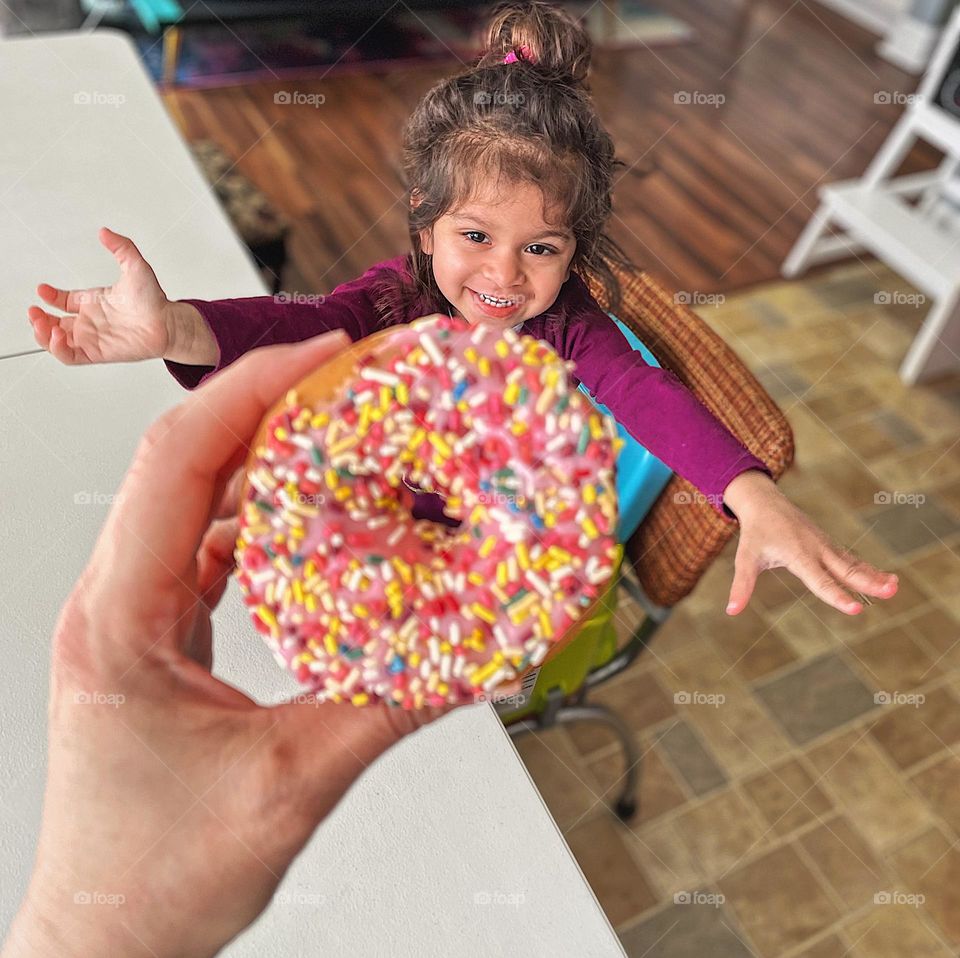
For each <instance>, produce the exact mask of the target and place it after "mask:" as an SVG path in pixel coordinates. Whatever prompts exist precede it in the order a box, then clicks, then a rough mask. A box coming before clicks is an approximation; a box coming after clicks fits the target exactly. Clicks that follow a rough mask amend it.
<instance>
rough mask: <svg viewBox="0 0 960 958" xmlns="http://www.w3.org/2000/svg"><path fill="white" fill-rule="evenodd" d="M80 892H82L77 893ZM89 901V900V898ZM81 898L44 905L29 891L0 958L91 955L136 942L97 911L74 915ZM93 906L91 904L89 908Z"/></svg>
mask: <svg viewBox="0 0 960 958" xmlns="http://www.w3.org/2000/svg"><path fill="white" fill-rule="evenodd" d="M78 894H81V893H78ZM91 901H92V899H91ZM83 906H84V899H83V898H82V897H81V898H79V899H78V898H76V897H74V898H72V899H71V900H69V901H67V900H65V903H61V904H60V906H59V907H55V906H53V905H52V904H50V905H47V904H44V902H43V901H41V900H38V899H37V898H36V897H35V896H34V895H32V894H30V893H28V894H27V896H26V897H25V898H24V900H23V902H22V903H21V905H20V910H19V911H18V912H17V915H16V917H15V918H14V920H13V923H12V924H11V926H10V934H9V935H8V937H7V940H6V942H4V945H3V951H2V952H0V956H2V958H48V956H49V958H54V956H56V958H93V956H96V955H105V954H123V953H125V952H126V951H127V950H128V949H130V948H132V947H133V946H134V945H135V944H136V941H135V939H134V938H133V936H132V935H131V934H130V932H129V931H126V930H124V928H123V927H122V926H121V925H120V922H119V916H116V920H112V921H111V920H104V917H105V916H104V915H103V914H100V913H96V914H94V913H92V912H91V913H90V914H88V915H86V916H80V915H73V914H72V913H71V911H70V909H80V908H82V907H83ZM91 909H93V905H92V904H90V906H89V908H88V910H91Z"/></svg>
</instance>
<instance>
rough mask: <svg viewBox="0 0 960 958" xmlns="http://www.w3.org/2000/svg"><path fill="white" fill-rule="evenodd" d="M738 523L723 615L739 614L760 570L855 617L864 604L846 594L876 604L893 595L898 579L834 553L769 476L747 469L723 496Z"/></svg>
mask: <svg viewBox="0 0 960 958" xmlns="http://www.w3.org/2000/svg"><path fill="white" fill-rule="evenodd" d="M723 498H724V502H726V503H727V505H728V506H729V507H730V509H731V510H732V511H733V512H734V513H735V514H736V516H737V518H738V520H739V522H740V541H739V542H738V543H737V554H736V558H735V559H734V569H735V571H734V578H733V585H732V587H731V589H730V599H729V602H728V604H727V613H728V614H729V615H737V614H738V613H739V612H742V611H743V610H744V609H745V608H746V607H747V603H748V602H749V601H750V596H751V595H752V594H753V589H754V586H755V585H756V582H757V577H758V576H759V575H760V573H761V572H763V571H764V570H765V569H777V568H781V567H782V568H785V569H787V571H788V572H792V573H793V574H794V575H795V576H796V577H797V578H798V579H800V581H801V582H803V584H804V585H805V586H806V587H807V588H808V589H809V590H810V591H811V592H812V593H813V594H814V595H815V596H816V597H817V598H818V599H821V600H823V601H824V602H825V603H826V604H827V605H829V606H832V607H833V608H835V609H838V610H839V611H840V612H845V613H846V614H847V615H857V614H858V613H860V612H862V611H863V603H862V602H860V601H859V600H857V599H855V598H854V597H853V596H852V595H851V594H850V592H849V591H847V590H853V591H855V592H859V593H861V594H863V595H867V596H874V597H876V598H880V599H889V598H891V597H893V596H894V595H896V593H897V588H898V580H897V577H896V575H894V574H893V573H891V572H881V571H880V570H879V569H876V568H875V567H874V566H872V565H870V563H869V562H864V561H863V560H862V559H859V558H858V557H857V556H856V555H854V554H853V553H852V552H850V551H849V550H846V549H841V548H838V547H837V546H835V545H834V544H833V542H832V541H831V539H830V537H829V536H828V535H827V534H826V533H825V532H824V531H823V530H822V529H820V528H819V527H818V526H817V525H816V524H815V523H814V522H813V520H812V519H811V518H810V517H809V516H808V515H807V514H806V513H805V512H803V511H802V510H801V509H799V508H798V507H797V506H795V505H794V504H793V503H792V502H790V500H789V499H788V498H787V497H786V496H785V495H783V493H782V492H780V490H779V489H777V487H776V486H775V485H774V483H773V481H772V480H771V479H770V477H769V476H767V475H765V474H764V473H762V472H760V471H759V470H749V471H747V472H743V473H741V474H740V475H739V476H737V477H736V478H735V479H733V481H732V482H731V483H730V485H729V486H728V487H727V489H726V490H725V491H724V495H723Z"/></svg>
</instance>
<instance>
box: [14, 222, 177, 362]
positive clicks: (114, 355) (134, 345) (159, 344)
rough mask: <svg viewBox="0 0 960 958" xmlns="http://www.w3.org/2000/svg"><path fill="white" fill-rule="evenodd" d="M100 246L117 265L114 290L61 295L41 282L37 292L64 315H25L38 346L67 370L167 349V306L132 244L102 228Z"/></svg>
mask: <svg viewBox="0 0 960 958" xmlns="http://www.w3.org/2000/svg"><path fill="white" fill-rule="evenodd" d="M98 235H99V239H100V242H101V243H103V245H104V246H105V247H106V248H107V249H108V250H109V251H110V252H111V253H112V254H113V256H114V258H115V259H116V261H117V263H119V265H120V279H119V280H118V281H117V282H116V283H114V284H113V286H97V287H93V288H91V289H74V290H63V289H57V288H56V287H55V286H50V285H48V284H47V283H41V284H40V285H39V286H38V287H37V293H38V295H39V296H40V298H41V299H42V300H43V301H44V302H45V303H49V304H50V305H51V306H54V307H55V308H56V309H58V310H61V311H63V312H65V313H67V314H68V315H66V316H54V315H53V314H52V313H48V312H47V311H46V310H44V309H41V308H40V307H39V306H31V307H30V308H29V310H28V311H27V315H28V317H29V319H30V323H31V325H32V326H33V334H34V336H35V338H36V340H37V342H38V343H39V344H40V345H41V346H42V347H43V348H44V349H46V350H47V351H48V352H50V353H51V354H52V355H53V356H55V357H56V358H57V359H59V360H60V362H62V363H65V364H66V365H68V366H74V365H83V364H86V363H126V362H133V361H134V360H138V359H156V358H159V357H161V356H163V355H164V353H165V352H166V351H167V349H168V347H169V345H170V339H171V330H170V328H169V327H170V323H171V320H170V312H171V311H170V310H169V309H168V306H169V305H170V301H169V300H168V299H167V297H166V294H165V293H164V292H163V290H162V289H161V288H160V284H159V282H157V277H156V274H155V273H154V272H153V269H152V268H151V266H150V264H149V263H148V262H147V261H146V260H145V259H144V258H143V256H141V255H140V251H139V250H138V249H137V247H136V246H135V245H134V244H133V240H131V239H128V238H127V237H126V236H121V235H120V234H119V233H114V232H113V230H109V229H107V228H106V227H105V226H104V227H102V228H101V230H100V232H99V234H98Z"/></svg>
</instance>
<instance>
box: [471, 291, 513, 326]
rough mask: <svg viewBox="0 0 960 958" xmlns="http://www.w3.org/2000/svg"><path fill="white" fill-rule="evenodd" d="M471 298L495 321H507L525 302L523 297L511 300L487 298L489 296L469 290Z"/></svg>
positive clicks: (481, 310)
mask: <svg viewBox="0 0 960 958" xmlns="http://www.w3.org/2000/svg"><path fill="white" fill-rule="evenodd" d="M468 291H469V293H470V297H471V299H472V300H473V302H474V303H475V304H476V306H477V308H478V309H479V310H480V312H482V313H483V314H484V315H486V316H490V317H492V318H493V319H506V318H507V317H508V316H511V315H513V313H515V312H516V311H517V310H518V309H519V308H520V304H521V302H522V301H523V297H520V296H515V297H512V298H511V299H503V298H499V297H493V296H491V297H489V299H488V298H486V297H487V294H484V295H483V296H482V297H481V295H480V294H479V293H478V292H476V290H472V289H469V287H468Z"/></svg>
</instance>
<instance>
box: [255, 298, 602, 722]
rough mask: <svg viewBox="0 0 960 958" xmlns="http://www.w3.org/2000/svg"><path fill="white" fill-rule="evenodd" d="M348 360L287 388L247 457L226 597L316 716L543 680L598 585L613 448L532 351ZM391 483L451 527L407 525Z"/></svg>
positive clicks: (575, 396) (464, 344)
mask: <svg viewBox="0 0 960 958" xmlns="http://www.w3.org/2000/svg"><path fill="white" fill-rule="evenodd" d="M364 342H365V341H361V343H360V344H357V346H355V347H354V349H359V350H360V351H359V359H358V361H357V362H356V363H355V364H354V366H353V368H352V371H351V375H350V376H349V378H348V380H347V381H345V382H344V383H342V384H341V385H340V387H339V388H338V389H336V391H335V395H333V397H332V398H330V399H327V400H326V401H323V402H317V403H310V402H309V401H307V400H305V399H304V398H303V395H302V394H305V393H309V391H310V390H309V388H308V383H309V380H308V381H305V383H302V384H300V386H298V387H297V388H296V389H294V390H291V391H290V392H289V393H288V394H287V396H286V398H285V400H284V402H283V404H282V407H281V409H280V411H279V412H275V414H274V415H272V416H271V417H270V419H269V422H268V423H267V426H266V433H265V437H266V438H265V441H264V442H262V443H261V444H260V445H258V446H257V447H256V448H254V449H253V450H252V453H251V460H250V463H249V467H248V473H247V484H246V486H245V489H244V493H243V496H242V502H241V516H240V519H241V524H240V535H239V538H238V540H237V577H238V580H239V584H240V586H241V589H242V591H243V594H244V598H245V601H246V603H247V605H248V606H249V608H250V612H251V616H252V618H253V622H254V624H255V625H256V627H257V629H258V630H259V631H260V632H261V633H262V634H263V635H264V637H265V639H266V641H267V643H268V644H269V646H270V648H271V649H272V651H273V652H274V654H275V656H276V657H277V659H278V661H279V662H280V663H281V664H283V665H284V666H285V667H287V668H290V669H291V670H292V671H293V672H294V674H295V675H296V677H297V678H298V679H299V680H300V682H302V683H303V684H304V685H305V686H307V687H308V688H309V690H310V691H312V692H314V693H315V694H316V696H317V698H318V699H320V700H321V701H326V700H330V701H334V702H341V701H349V702H352V703H353V704H354V705H366V704H369V703H371V702H376V701H381V700H382V701H386V702H388V703H390V704H393V705H398V706H401V707H403V708H420V707H423V706H424V705H441V704H446V703H460V702H468V701H474V700H476V699H477V698H479V697H481V696H484V695H489V694H490V693H491V692H492V691H493V690H494V689H496V688H497V687H498V686H500V685H502V684H503V683H506V682H510V681H512V680H513V679H515V678H517V677H518V676H519V675H521V674H522V673H523V672H525V671H526V670H527V669H529V668H531V667H533V666H535V665H538V664H539V663H541V662H542V661H543V659H544V658H545V656H546V655H547V653H548V652H549V651H550V649H551V648H552V647H553V646H554V645H555V644H557V643H558V642H560V641H561V640H562V639H563V638H564V637H566V636H567V635H568V634H569V630H570V629H571V627H572V626H573V625H575V624H576V623H577V622H578V621H579V620H580V619H581V618H582V617H583V615H584V613H585V611H586V610H587V609H588V608H589V607H590V606H591V604H592V603H593V602H594V600H595V599H596V597H597V596H598V595H599V594H600V593H601V591H602V590H603V587H604V586H605V585H606V584H607V583H608V581H609V579H610V577H611V575H612V574H613V569H614V567H615V564H616V560H617V558H618V556H619V546H618V544H617V540H616V536H615V533H616V525H617V503H616V487H615V472H614V469H615V460H616V454H617V451H618V450H619V447H620V444H621V441H620V440H619V439H618V438H617V436H616V428H615V424H614V423H613V421H612V420H611V419H609V418H608V417H606V416H603V415H601V414H600V413H599V412H598V411H597V410H596V409H595V408H594V407H593V406H592V404H591V403H590V402H589V400H588V399H587V397H586V396H584V395H582V394H581V393H580V392H579V391H578V390H577V389H575V388H574V387H573V386H572V385H571V384H570V381H569V377H568V373H569V372H572V369H573V364H572V363H570V362H564V361H563V360H561V359H560V357H559V356H558V355H557V354H556V353H555V352H554V351H553V349H552V348H551V347H550V346H549V345H548V344H547V343H545V342H543V341H541V340H537V339H534V338H533V337H530V336H518V335H517V334H516V333H515V332H514V331H513V330H512V329H504V330H497V329H496V328H494V327H492V326H491V325H488V324H483V323H481V324H477V325H475V326H469V325H467V323H466V322H464V321H463V320H460V319H456V318H451V317H430V318H427V319H421V320H417V321H415V322H413V323H410V324H407V325H404V326H398V327H394V328H392V329H391V330H389V336H388V338H386V339H383V340H382V341H381V343H382V345H381V346H380V347H379V348H378V347H376V346H373V347H370V348H366V347H365V346H364ZM323 373H324V369H323V368H321V369H320V370H318V371H317V372H316V373H314V376H319V377H322V376H323ZM327 391H329V384H328V386H327ZM405 481H406V482H407V483H410V484H413V485H415V486H418V487H419V488H420V489H422V490H424V491H427V492H437V493H439V494H440V495H441V496H443V497H444V500H445V504H444V511H445V512H446V514H447V516H449V517H451V518H455V519H459V520H460V524H459V525H458V526H457V527H451V526H446V525H443V524H441V523H436V522H432V521H430V520H428V519H414V518H413V516H412V515H411V514H410V511H409V509H408V508H407V507H406V506H405V505H404V504H403V502H402V499H401V496H400V487H401V485H402V484H403V483H404V482H405Z"/></svg>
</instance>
